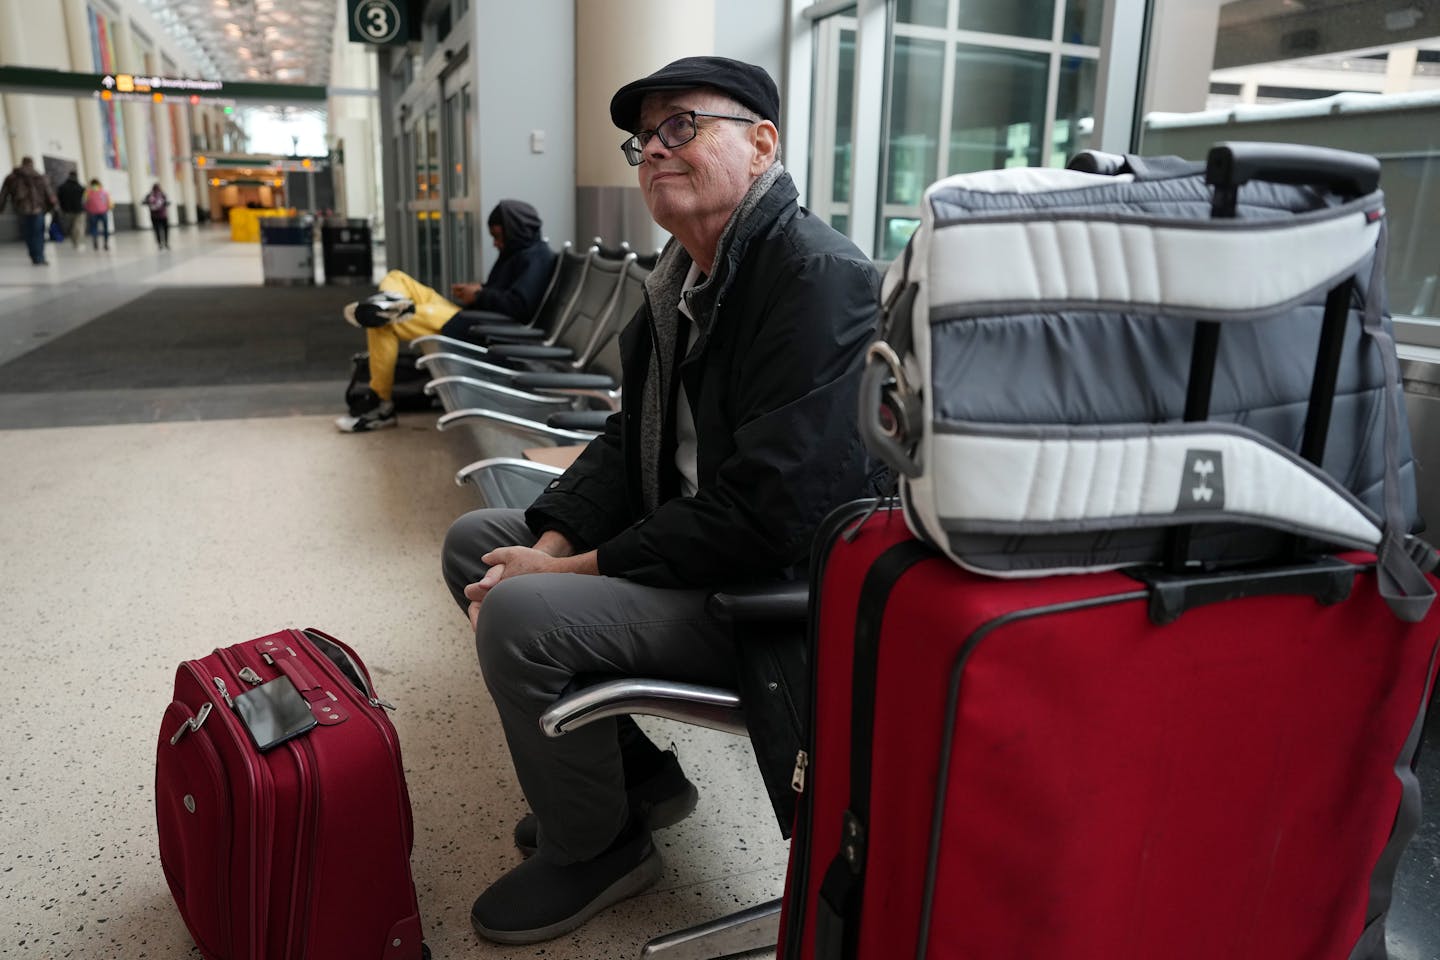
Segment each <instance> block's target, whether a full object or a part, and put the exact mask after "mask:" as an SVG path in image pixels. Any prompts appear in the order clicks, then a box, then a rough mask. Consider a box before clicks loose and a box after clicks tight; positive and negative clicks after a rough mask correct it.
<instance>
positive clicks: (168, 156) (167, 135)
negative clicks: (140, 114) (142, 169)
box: [149, 102, 181, 224]
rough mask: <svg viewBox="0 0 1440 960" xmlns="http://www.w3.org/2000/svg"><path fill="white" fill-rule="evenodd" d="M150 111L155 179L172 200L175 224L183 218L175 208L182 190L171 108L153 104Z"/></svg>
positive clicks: (163, 104)
mask: <svg viewBox="0 0 1440 960" xmlns="http://www.w3.org/2000/svg"><path fill="white" fill-rule="evenodd" d="M149 111H150V122H151V123H153V124H154V125H155V167H156V170H155V179H156V180H158V181H159V182H160V189H161V190H164V191H165V196H167V197H169V198H170V203H171V204H172V209H171V210H170V222H171V223H172V224H175V223H179V222H180V219H181V218H180V211H179V210H178V209H174V208H173V207H175V206H178V205H179V203H180V202H181V201H180V190H179V188H178V187H177V186H176V185H175V141H174V140H172V139H171V130H170V108H169V106H168V105H167V104H166V103H164V102H161V103H152V104H150V107H149Z"/></svg>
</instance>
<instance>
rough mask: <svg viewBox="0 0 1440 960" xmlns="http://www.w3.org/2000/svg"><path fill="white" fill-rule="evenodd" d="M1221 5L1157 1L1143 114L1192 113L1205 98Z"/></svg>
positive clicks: (1206, 0) (1210, 0) (1216, 0)
mask: <svg viewBox="0 0 1440 960" xmlns="http://www.w3.org/2000/svg"><path fill="white" fill-rule="evenodd" d="M1219 29H1220V0H1157V2H1156V4H1155V14H1154V18H1153V20H1152V22H1151V27H1150V31H1151V32H1150V57H1149V60H1148V61H1147V63H1148V65H1149V80H1148V82H1147V89H1146V91H1145V111H1144V112H1145V113H1151V112H1154V111H1163V112H1166V113H1194V112H1196V111H1197V110H1204V109H1205V103H1206V101H1207V100H1208V99H1209V96H1210V71H1211V70H1212V69H1213V68H1214V64H1215V37H1216V34H1217V33H1218V32H1219Z"/></svg>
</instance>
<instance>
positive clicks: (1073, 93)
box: [1050, 57, 1099, 167]
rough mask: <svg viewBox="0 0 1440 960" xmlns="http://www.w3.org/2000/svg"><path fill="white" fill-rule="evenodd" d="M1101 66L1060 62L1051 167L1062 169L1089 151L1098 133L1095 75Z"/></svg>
mask: <svg viewBox="0 0 1440 960" xmlns="http://www.w3.org/2000/svg"><path fill="white" fill-rule="evenodd" d="M1098 68H1099V65H1098V64H1097V62H1096V61H1094V60H1090V59H1088V58H1085V57H1061V58H1060V85H1059V89H1058V90H1057V96H1056V99H1055V133H1054V146H1053V147H1052V148H1051V153H1050V166H1052V167H1063V166H1065V164H1066V163H1068V162H1069V161H1070V158H1071V157H1073V156H1075V154H1077V153H1079V152H1080V151H1081V150H1088V149H1090V136H1091V134H1092V133H1094V132H1095V73H1096V71H1097V70H1098Z"/></svg>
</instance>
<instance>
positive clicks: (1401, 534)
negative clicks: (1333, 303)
mask: <svg viewBox="0 0 1440 960" xmlns="http://www.w3.org/2000/svg"><path fill="white" fill-rule="evenodd" d="M1385 241H1386V225H1385V223H1384V222H1383V221H1382V222H1381V224H1380V242H1379V243H1377V244H1376V245H1375V261H1374V264H1373V265H1372V267H1371V270H1370V287H1369V291H1370V296H1368V297H1367V298H1366V301H1365V316H1364V330H1365V333H1366V335H1367V336H1369V337H1370V339H1372V340H1374V341H1375V345H1376V346H1377V347H1379V353H1380V363H1381V365H1382V366H1383V367H1384V370H1385V383H1386V385H1387V386H1386V391H1385V392H1386V395H1387V402H1386V404H1385V526H1384V530H1383V533H1382V535H1381V540H1380V548H1379V549H1378V550H1377V551H1376V556H1377V557H1378V559H1379V563H1378V565H1377V570H1376V579H1377V580H1378V581H1379V585H1380V596H1381V597H1383V598H1384V600H1385V603H1386V604H1387V605H1388V606H1389V607H1390V610H1391V612H1393V613H1394V614H1395V616H1397V617H1399V618H1400V619H1401V620H1404V621H1405V622H1406V623H1419V622H1420V621H1421V620H1423V619H1425V614H1426V613H1427V612H1429V610H1430V604H1431V603H1433V602H1434V600H1435V588H1434V587H1433V586H1432V585H1431V583H1430V581H1429V579H1427V578H1426V576H1425V573H1424V572H1423V570H1422V569H1421V565H1420V563H1417V562H1416V558H1415V557H1414V556H1413V555H1412V554H1411V552H1410V551H1411V549H1412V548H1413V547H1414V545H1415V544H1416V543H1419V544H1421V545H1422V546H1423V545H1424V544H1423V541H1419V540H1418V539H1417V538H1414V537H1407V536H1406V534H1405V511H1404V508H1403V507H1402V506H1401V503H1400V450H1399V443H1400V397H1399V391H1398V390H1396V389H1395V386H1394V385H1395V384H1397V383H1399V382H1400V358H1399V356H1398V355H1397V354H1396V352H1395V340H1394V338H1392V337H1391V336H1390V332H1389V331H1388V330H1386V329H1385V324H1384V323H1383V322H1382V320H1381V317H1380V302H1381V297H1379V296H1378V295H1377V293H1376V291H1378V290H1379V289H1380V286H1379V285H1380V284H1382V283H1384V282H1385V246H1386V244H1385ZM1417 552H1418V551H1417ZM1429 553H1430V555H1431V558H1432V563H1431V566H1432V568H1433V565H1434V564H1433V557H1434V551H1433V550H1430V551H1429ZM1422 556H1423V553H1422Z"/></svg>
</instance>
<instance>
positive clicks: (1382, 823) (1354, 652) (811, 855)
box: [780, 511, 1440, 960]
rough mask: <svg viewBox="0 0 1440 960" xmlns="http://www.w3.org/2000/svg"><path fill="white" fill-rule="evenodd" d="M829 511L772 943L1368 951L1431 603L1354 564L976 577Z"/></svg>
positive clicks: (1075, 950) (1430, 639) (1413, 719)
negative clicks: (1405, 605)
mask: <svg viewBox="0 0 1440 960" xmlns="http://www.w3.org/2000/svg"><path fill="white" fill-rule="evenodd" d="M847 519H848V520H849V521H850V525H851V526H853V523H854V520H855V517H854V516H853V515H852V516H850V517H849V518H847ZM836 526H838V524H837V525H832V530H831V532H830V533H828V534H826V533H822V537H829V538H830V539H828V540H826V541H822V544H828V550H826V548H825V547H823V546H822V550H825V552H824V553H822V560H821V561H820V566H819V570H820V571H822V573H821V575H820V576H819V579H818V580H817V581H816V582H818V584H819V594H818V601H816V602H817V603H818V607H817V608H816V614H817V616H816V621H817V622H816V623H815V625H814V627H813V630H814V647H813V649H814V653H815V663H814V668H813V669H814V670H815V676H814V680H815V686H814V689H815V706H814V718H813V723H812V730H813V731H815V734H813V736H816V737H817V738H818V739H816V740H815V742H813V743H812V746H811V750H810V752H809V754H808V757H804V758H802V759H803V760H808V763H805V762H801V763H800V764H798V765H797V785H799V786H802V787H803V795H802V798H801V805H800V814H799V817H798V821H799V822H798V823H797V827H796V830H795V839H794V843H793V847H792V851H791V868H790V875H789V878H788V881H787V889H786V903H785V918H784V923H783V927H782V934H781V943H780V955H781V956H782V957H785V958H792V960H796V958H800V957H805V958H812V957H818V958H842V957H843V958H856V957H859V958H866V960H881V958H883V960H892V958H901V957H918V958H925V957H932V958H935V957H965V958H1004V960H1021V958H1037V960H1039V958H1044V960H1062V958H1063V960H1101V958H1104V960H1114V958H1116V957H1127V958H1152V957H1153V958H1162V957H1163V958H1165V960H1186V958H1195V960H1201V958H1204V960H1213V958H1215V957H1225V958H1227V960H1239V958H1255V960H1261V958H1264V960H1273V958H1277V957H1286V958H1301V957H1303V958H1306V960H1323V958H1346V957H1383V956H1384V955H1385V954H1384V917H1385V910H1386V908H1387V905H1388V901H1389V894H1390V887H1391V881H1392V879H1393V875H1394V870H1395V865H1396V862H1397V860H1398V859H1399V855H1400V852H1401V850H1402V849H1403V847H1404V845H1405V842H1406V841H1407V839H1408V838H1409V836H1410V834H1411V833H1412V832H1413V831H1414V829H1415V827H1416V825H1417V824H1418V822H1419V796H1418V785H1417V782H1416V780H1415V777H1414V775H1413V771H1412V763H1413V759H1414V755H1415V752H1416V749H1417V744H1418V741H1419V735H1420V731H1421V729H1422V726H1423V720H1424V710H1425V705H1426V704H1427V703H1428V702H1429V699H1430V694H1431V690H1432V687H1433V684H1434V681H1435V673H1436V664H1437V659H1436V650H1437V636H1440V607H1437V608H1433V609H1432V610H1431V612H1430V614H1429V615H1428V616H1427V617H1426V618H1425V619H1424V620H1423V621H1422V622H1420V623H1404V622H1402V621H1400V620H1399V619H1397V618H1396V617H1395V616H1394V615H1393V614H1392V613H1391V611H1390V610H1389V609H1388V608H1387V606H1386V604H1385V603H1384V602H1383V601H1382V600H1381V598H1380V596H1379V593H1378V591H1377V589H1376V585H1375V581H1374V572H1373V569H1372V568H1371V567H1370V566H1369V561H1370V560H1371V559H1373V558H1370V557H1368V556H1365V555H1359V554H1352V555H1346V556H1345V557H1344V558H1343V560H1339V561H1334V560H1329V561H1327V560H1322V561H1319V562H1318V563H1316V564H1310V565H1305V566H1302V567H1297V568H1292V569H1290V570H1288V571H1284V572H1279V573H1274V574H1272V575H1270V576H1269V577H1268V578H1267V577H1260V576H1256V575H1253V574H1247V575H1245V576H1235V575H1214V576H1199V577H1188V578H1185V579H1183V580H1179V581H1175V582H1172V583H1168V584H1167V583H1166V582H1165V580H1164V578H1163V577H1162V578H1160V581H1159V582H1157V583H1153V584H1147V583H1143V582H1140V581H1138V580H1136V579H1133V578H1132V577H1130V576H1127V575H1125V574H1122V573H1118V572H1107V573H1094V574H1085V575H1078V576H1063V577H1049V578H1043V579H1019V580H994V579H989V578H985V577H980V576H977V575H975V574H972V573H968V572H966V571H965V570H963V569H961V568H959V567H957V566H956V565H954V564H952V563H950V562H949V561H947V560H946V559H944V558H943V557H941V556H940V555H939V554H938V553H937V552H935V551H933V550H932V549H931V548H929V547H926V546H924V545H922V544H921V543H920V542H918V541H916V540H915V539H913V538H912V536H911V534H910V532H909V531H908V529H907V528H906V525H905V522H904V520H903V519H902V517H901V515H900V513H899V512H898V511H895V512H891V511H881V512H879V513H877V514H875V515H874V516H873V517H871V518H870V519H869V520H868V521H866V522H865V523H864V525H863V526H862V527H860V528H859V530H858V534H856V535H855V536H854V537H853V540H852V539H848V538H846V537H844V536H833V534H834V532H835V527H836ZM852 532H854V531H852ZM1291 591H1293V592H1294V593H1293V595H1289V593H1290V592H1291ZM1170 617H1174V619H1173V621H1172V622H1168V623H1165V624H1163V625H1157V623H1156V622H1155V621H1157V620H1160V621H1163V620H1166V619H1167V618H1170Z"/></svg>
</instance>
